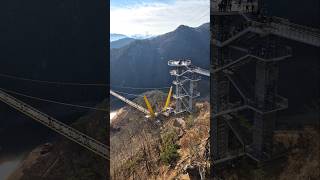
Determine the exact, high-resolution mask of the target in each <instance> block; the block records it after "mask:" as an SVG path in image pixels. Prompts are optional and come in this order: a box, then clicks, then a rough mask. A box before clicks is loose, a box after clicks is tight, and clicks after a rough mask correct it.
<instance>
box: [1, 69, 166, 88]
mask: <svg viewBox="0 0 320 180" xmlns="http://www.w3.org/2000/svg"><path fill="white" fill-rule="evenodd" d="M0 77H4V78H9V79H15V80H20V81H29V82H34V83H43V84H54V85H69V86H100V87H109V86H110V87H115V88H122V89H141V90H143V89H144V90H157V89H169V88H170V87H143V88H142V87H130V86H120V85H112V84H111V85H108V84H103V83H76V82H61V81H47V80H38V79H30V78H24V77H19V76H13V75H8V74H3V73H0Z"/></svg>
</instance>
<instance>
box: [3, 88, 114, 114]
mask: <svg viewBox="0 0 320 180" xmlns="http://www.w3.org/2000/svg"><path fill="white" fill-rule="evenodd" d="M0 90H2V91H5V92H8V93H12V94H15V95H19V96H22V97H26V98H29V99H35V100H38V101H44V102H49V103H54V104H59V105H64V106H70V107H75V108H82V109H91V110H97V111H105V112H109V111H108V110H107V109H103V108H95V107H89V106H82V105H77V104H70V103H64V102H59V101H54V100H49V99H43V98H39V97H34V96H29V95H26V94H22V93H19V92H16V91H12V90H7V89H3V88H0Z"/></svg>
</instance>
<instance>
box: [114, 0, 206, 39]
mask: <svg viewBox="0 0 320 180" xmlns="http://www.w3.org/2000/svg"><path fill="white" fill-rule="evenodd" d="M209 19H210V0H110V32H111V33H118V34H124V35H128V36H132V35H137V34H138V35H160V34H164V33H167V32H170V31H173V30H174V29H176V28H177V27H178V26H179V25H187V26H190V27H197V26H200V25H202V24H203V23H207V22H209Z"/></svg>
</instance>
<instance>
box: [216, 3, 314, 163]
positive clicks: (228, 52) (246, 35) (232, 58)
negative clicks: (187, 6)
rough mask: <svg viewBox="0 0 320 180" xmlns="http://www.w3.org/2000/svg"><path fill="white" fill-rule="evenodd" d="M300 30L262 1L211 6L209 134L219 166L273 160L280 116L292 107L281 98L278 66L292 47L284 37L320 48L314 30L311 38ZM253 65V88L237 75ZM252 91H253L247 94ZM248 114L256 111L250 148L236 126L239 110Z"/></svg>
mask: <svg viewBox="0 0 320 180" xmlns="http://www.w3.org/2000/svg"><path fill="white" fill-rule="evenodd" d="M240 2H241V4H240ZM293 27H294V28H293ZM299 28H300V29H302V27H301V26H298V25H295V26H294V25H293V24H289V23H288V21H285V20H283V19H281V18H275V17H272V18H270V17H266V16H265V15H264V14H263V5H262V4H261V2H260V1H257V0H250V1H249V0H242V1H239V0H236V1H235V0H218V1H214V2H211V31H212V32H211V35H212V37H211V75H210V76H211V92H210V100H211V114H212V115H211V134H210V136H211V145H212V148H211V149H212V151H211V159H212V160H213V163H214V164H219V163H223V162H226V161H229V160H232V159H234V158H237V157H239V156H242V155H248V156H250V157H251V158H253V159H254V160H256V161H258V162H261V161H264V160H267V159H269V158H271V157H272V155H273V131H274V129H275V121H276V113H277V111H279V110H283V109H285V108H287V107H288V101H287V99H285V98H283V97H281V96H279V95H278V94H277V82H278V73H279V65H278V62H279V61H281V60H284V59H287V58H289V57H291V48H290V47H288V46H286V45H285V44H282V43H281V42H282V41H281V40H280V38H283V37H284V38H287V39H292V40H295V41H300V42H304V43H309V44H312V45H316V46H318V45H320V44H319V39H315V38H314V37H317V36H314V35H313V31H314V30H313V29H308V32H307V33H309V34H308V36H307V37H303V36H301V34H302V33H301V30H300V29H299ZM303 29H304V30H305V31H306V29H307V28H306V27H303ZM298 30H299V31H300V34H298ZM309 31H310V32H309ZM304 33H305V32H304ZM251 62H253V63H255V74H254V75H253V76H255V80H254V81H253V82H252V85H249V86H252V87H248V85H247V84H245V83H243V82H242V81H239V80H238V81H237V77H236V74H237V73H238V72H239V71H242V67H243V66H246V65H247V64H248V63H251ZM244 74H248V72H244ZM248 88H249V89H250V88H251V89H253V93H251V94H250V93H248V92H247V91H246V89H248ZM231 89H235V91H237V93H238V98H235V97H234V96H235V95H232V93H231ZM231 96H232V98H231ZM231 99H232V100H231ZM235 99H236V100H235ZM244 110H250V111H251V112H252V113H253V116H252V125H253V132H252V141H251V142H250V143H249V144H246V141H245V139H244V138H243V137H242V136H241V133H240V132H239V131H237V128H236V126H234V124H235V123H236V122H233V121H235V119H236V118H237V115H238V112H241V111H244ZM230 133H232V134H230ZM231 135H233V136H234V137H236V138H237V139H238V141H239V142H240V144H241V145H242V147H241V148H240V149H239V148H238V149H232V148H231V147H229V146H230V137H231Z"/></svg>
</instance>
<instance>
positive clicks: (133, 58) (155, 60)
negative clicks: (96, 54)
mask: <svg viewBox="0 0 320 180" xmlns="http://www.w3.org/2000/svg"><path fill="white" fill-rule="evenodd" d="M209 37H210V28H209V23H206V24H203V25H201V26H199V27H197V28H192V27H188V26H184V25H181V26H179V27H178V28H177V29H176V30H174V31H172V32H169V33H166V34H163V35H160V36H157V37H153V38H149V39H144V40H135V41H133V42H131V43H129V44H127V45H125V46H123V47H121V48H118V49H111V50H110V82H111V84H112V85H121V86H134V87H150V86H153V87H161V86H168V85H170V84H171V77H170V74H169V66H168V65H167V62H168V60H170V59H181V58H184V59H191V60H192V63H193V64H194V65H196V66H200V67H202V68H205V69H209V64H210V61H209V56H210V40H209V39H210V38H209Z"/></svg>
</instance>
